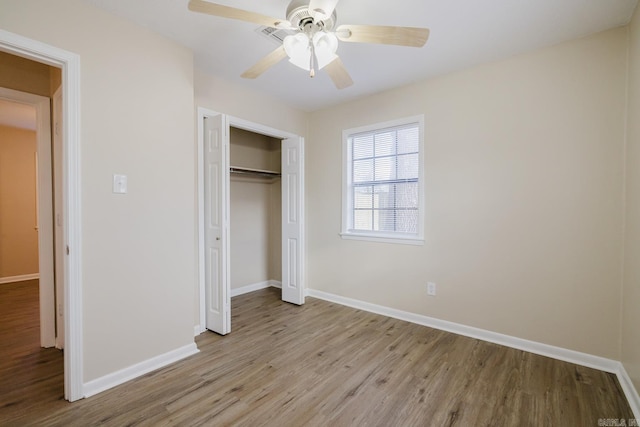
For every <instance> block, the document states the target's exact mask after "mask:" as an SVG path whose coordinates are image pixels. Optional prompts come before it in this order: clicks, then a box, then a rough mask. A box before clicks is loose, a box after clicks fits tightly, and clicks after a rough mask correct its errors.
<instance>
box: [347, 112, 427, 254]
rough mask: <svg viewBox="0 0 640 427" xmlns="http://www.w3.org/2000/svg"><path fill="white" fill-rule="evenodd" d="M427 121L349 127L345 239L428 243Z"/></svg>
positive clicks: (415, 120)
mask: <svg viewBox="0 0 640 427" xmlns="http://www.w3.org/2000/svg"><path fill="white" fill-rule="evenodd" d="M423 122H424V119H423V117H422V116H420V117H411V118H408V119H404V120H400V121H396V122H389V123H382V124H378V125H373V126H367V127H363V128H358V129H348V130H345V131H344V132H343V164H344V174H343V215H342V237H343V238H351V239H363V240H376V241H386V242H395V243H410V244H422V243H423V239H424V233H423V223H424V221H423V219H424V213H423V210H424V209H423V206H424V201H423V191H422V188H423V183H422V181H423V170H422V169H423V168H422V164H423V162H422V146H423V142H422V140H423V128H424V125H423Z"/></svg>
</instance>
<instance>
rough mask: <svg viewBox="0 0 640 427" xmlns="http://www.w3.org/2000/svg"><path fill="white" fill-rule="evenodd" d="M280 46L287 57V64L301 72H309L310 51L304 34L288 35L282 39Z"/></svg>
mask: <svg viewBox="0 0 640 427" xmlns="http://www.w3.org/2000/svg"><path fill="white" fill-rule="evenodd" d="M282 45H283V46H284V51H285V52H286V53H287V56H288V57H289V62H291V63H292V64H293V65H295V66H297V67H300V68H302V69H303V70H307V71H309V61H310V58H311V49H310V48H309V38H308V37H307V36H306V35H305V34H303V33H298V34H295V35H289V36H287V37H285V38H284V41H283V42H282Z"/></svg>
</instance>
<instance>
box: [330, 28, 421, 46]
mask: <svg viewBox="0 0 640 427" xmlns="http://www.w3.org/2000/svg"><path fill="white" fill-rule="evenodd" d="M336 37H338V39H340V40H341V41H343V42H355V43H379V44H393V45H398V46H410V47H422V46H424V44H425V43H426V42H427V39H428V38H429V29H428V28H416V27H387V26H378V25H340V26H339V27H338V28H337V29H336Z"/></svg>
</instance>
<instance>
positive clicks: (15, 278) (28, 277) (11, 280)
mask: <svg viewBox="0 0 640 427" xmlns="http://www.w3.org/2000/svg"><path fill="white" fill-rule="evenodd" d="M39 278H40V274H38V273H33V274H22V275H20V276H10V277H0V285H3V284H5V283H14V282H26V281H27V280H36V279H39Z"/></svg>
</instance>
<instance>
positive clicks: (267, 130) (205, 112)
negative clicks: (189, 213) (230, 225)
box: [194, 107, 306, 335]
mask: <svg viewBox="0 0 640 427" xmlns="http://www.w3.org/2000/svg"><path fill="white" fill-rule="evenodd" d="M220 114H222V113H220V112H217V111H214V110H210V109H207V108H204V107H198V108H197V120H198V124H197V127H198V132H197V138H198V139H197V145H198V150H197V152H198V159H197V162H198V283H199V292H198V294H199V296H200V316H199V322H200V325H196V326H195V328H194V332H195V334H196V335H197V334H199V333H202V332H204V331H205V330H206V327H205V325H206V304H205V270H204V269H205V259H204V256H205V247H204V246H205V244H204V170H203V162H204V151H203V143H202V141H203V138H204V126H203V123H204V118H205V117H207V116H217V115H220ZM226 117H227V122H228V124H229V126H233V127H235V128H238V129H244V130H247V131H250V132H256V133H259V134H262V135H266V136H271V137H273V138H278V139H289V138H298V139H300V140H301V141H302V140H303V138H302V137H301V136H300V135H296V134H293V133H291V132H286V131H282V130H278V129H274V128H272V127H269V126H264V125H261V124H258V123H254V122H251V121H248V120H244V119H240V118H238V117H233V116H229V115H226ZM301 175H302V176H301V178H300V179H301V183H304V162H303V163H302V172H301ZM300 203H302V204H303V199H302V198H301V200H300ZM225 209H227V215H228V209H229V206H226V207H225ZM301 212H302V209H301ZM228 243H229V242H228V239H227V244H228ZM227 251H228V247H227ZM228 261H229V258H228V257H227V262H228ZM305 263H306V261H305V259H304V252H303V253H302V256H301V260H300V267H301V271H303V268H304V266H305ZM300 286H301V287H302V288H303V289H304V288H305V281H304V275H303V274H301V280H300Z"/></svg>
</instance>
